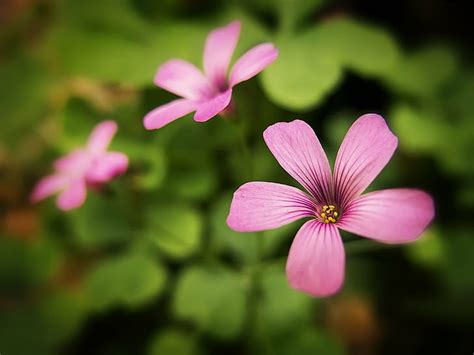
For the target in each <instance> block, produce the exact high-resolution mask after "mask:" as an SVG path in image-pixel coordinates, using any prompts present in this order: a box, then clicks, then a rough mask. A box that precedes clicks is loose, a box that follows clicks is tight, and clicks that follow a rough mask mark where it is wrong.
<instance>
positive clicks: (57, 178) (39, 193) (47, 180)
mask: <svg viewBox="0 0 474 355" xmlns="http://www.w3.org/2000/svg"><path fill="white" fill-rule="evenodd" d="M66 182H67V180H66V178H65V177H64V176H62V175H48V176H46V177H44V178H42V179H41V180H40V181H38V183H37V184H36V186H35V187H34V189H33V192H32V193H31V196H30V201H31V202H32V203H36V202H38V201H40V200H42V199H44V198H46V197H48V196H51V195H53V194H55V193H56V192H59V191H61V189H62V188H63V187H64V186H65V184H66Z"/></svg>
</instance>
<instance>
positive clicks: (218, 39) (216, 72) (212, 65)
mask: <svg viewBox="0 0 474 355" xmlns="http://www.w3.org/2000/svg"><path fill="white" fill-rule="evenodd" d="M239 35H240V22H239V21H233V22H231V23H230V24H228V25H227V26H225V27H221V28H217V29H215V30H214V31H212V32H211V33H209V35H208V36H207V40H206V45H205V47H204V72H205V73H206V76H207V77H208V78H209V81H210V82H211V83H212V84H213V85H214V86H216V87H218V88H222V87H223V85H225V83H226V81H227V80H226V78H227V69H228V67H229V63H230V60H231V58H232V54H233V53H234V50H235V47H236V45H237V41H238V40H239Z"/></svg>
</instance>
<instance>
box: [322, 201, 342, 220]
mask: <svg viewBox="0 0 474 355" xmlns="http://www.w3.org/2000/svg"><path fill="white" fill-rule="evenodd" d="M338 216H339V213H338V212H337V211H336V206H334V205H324V206H323V207H322V209H321V213H320V214H319V217H320V219H321V222H323V223H336V222H337V217H338Z"/></svg>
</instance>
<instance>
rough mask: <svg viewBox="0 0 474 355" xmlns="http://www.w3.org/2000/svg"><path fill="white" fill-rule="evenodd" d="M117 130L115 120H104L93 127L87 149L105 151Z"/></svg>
mask: <svg viewBox="0 0 474 355" xmlns="http://www.w3.org/2000/svg"><path fill="white" fill-rule="evenodd" d="M116 132H117V124H116V123H115V122H114V121H103V122H101V123H99V124H98V125H97V126H95V128H94V129H93V131H92V133H91V134H90V136H89V140H88V142H87V150H88V151H89V152H93V153H102V152H105V151H106V150H107V148H108V146H109V144H110V142H111V141H112V138H113V137H114V135H115V133H116Z"/></svg>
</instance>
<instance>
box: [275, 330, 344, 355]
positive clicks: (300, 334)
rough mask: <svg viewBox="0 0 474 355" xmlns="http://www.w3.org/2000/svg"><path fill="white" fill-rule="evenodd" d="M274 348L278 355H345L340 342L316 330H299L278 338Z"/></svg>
mask: <svg viewBox="0 0 474 355" xmlns="http://www.w3.org/2000/svg"><path fill="white" fill-rule="evenodd" d="M273 348H274V353H275V354H277V355H290V354H301V355H312V354H320V353H323V354H327V355H343V354H345V351H344V347H343V346H342V345H341V344H340V343H339V342H338V341H336V340H335V339H334V338H332V337H331V336H329V335H327V334H325V333H324V332H322V331H321V330H320V329H314V328H304V329H298V328H297V329H296V331H294V333H292V334H289V335H287V336H286V337H280V338H278V339H277V341H276V342H275V344H274V347H273Z"/></svg>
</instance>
